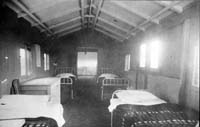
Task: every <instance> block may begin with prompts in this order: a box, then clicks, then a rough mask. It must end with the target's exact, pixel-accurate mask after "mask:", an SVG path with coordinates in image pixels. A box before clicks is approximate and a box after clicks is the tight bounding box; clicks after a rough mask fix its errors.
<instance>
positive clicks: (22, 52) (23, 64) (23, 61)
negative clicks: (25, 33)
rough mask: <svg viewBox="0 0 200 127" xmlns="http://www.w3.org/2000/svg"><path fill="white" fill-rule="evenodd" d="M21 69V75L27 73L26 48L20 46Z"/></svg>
mask: <svg viewBox="0 0 200 127" xmlns="http://www.w3.org/2000/svg"><path fill="white" fill-rule="evenodd" d="M20 69H21V76H24V75H26V50H25V49H23V48H20Z"/></svg>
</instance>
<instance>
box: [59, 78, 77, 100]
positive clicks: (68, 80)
mask: <svg viewBox="0 0 200 127" xmlns="http://www.w3.org/2000/svg"><path fill="white" fill-rule="evenodd" d="M60 85H68V86H70V91H71V95H70V96H71V99H74V90H73V80H72V78H70V77H67V78H61V79H60Z"/></svg>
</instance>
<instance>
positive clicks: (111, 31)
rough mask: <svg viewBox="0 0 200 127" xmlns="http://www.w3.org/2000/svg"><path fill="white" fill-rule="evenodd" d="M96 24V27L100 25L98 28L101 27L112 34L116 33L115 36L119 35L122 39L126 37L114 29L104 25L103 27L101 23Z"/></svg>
mask: <svg viewBox="0 0 200 127" xmlns="http://www.w3.org/2000/svg"><path fill="white" fill-rule="evenodd" d="M96 26H98V27H100V28H102V29H104V30H106V31H108V32H110V33H113V34H114V35H117V36H119V37H121V38H123V39H126V37H125V36H124V35H122V34H119V33H117V32H116V31H113V30H111V29H108V28H106V27H104V26H102V25H100V24H96Z"/></svg>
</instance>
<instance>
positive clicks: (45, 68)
mask: <svg viewBox="0 0 200 127" xmlns="http://www.w3.org/2000/svg"><path fill="white" fill-rule="evenodd" d="M44 70H45V71H47V70H49V55H48V54H46V53H44Z"/></svg>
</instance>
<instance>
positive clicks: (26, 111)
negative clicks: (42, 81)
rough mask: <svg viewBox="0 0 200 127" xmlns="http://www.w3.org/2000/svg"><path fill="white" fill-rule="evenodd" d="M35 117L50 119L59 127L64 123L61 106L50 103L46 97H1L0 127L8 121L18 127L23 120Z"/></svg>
mask: <svg viewBox="0 0 200 127" xmlns="http://www.w3.org/2000/svg"><path fill="white" fill-rule="evenodd" d="M37 117H48V118H52V119H54V120H55V121H56V122H57V124H58V126H59V127H61V126H62V125H63V124H64V123H65V120H64V118H63V107H62V105H61V104H59V103H52V102H51V99H50V96H48V95H3V97H2V98H1V99H0V121H2V122H0V127H3V125H5V124H6V123H8V121H9V120H11V121H10V122H12V124H18V125H20V124H23V119H24V118H37ZM1 124H2V125H1Z"/></svg>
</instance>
